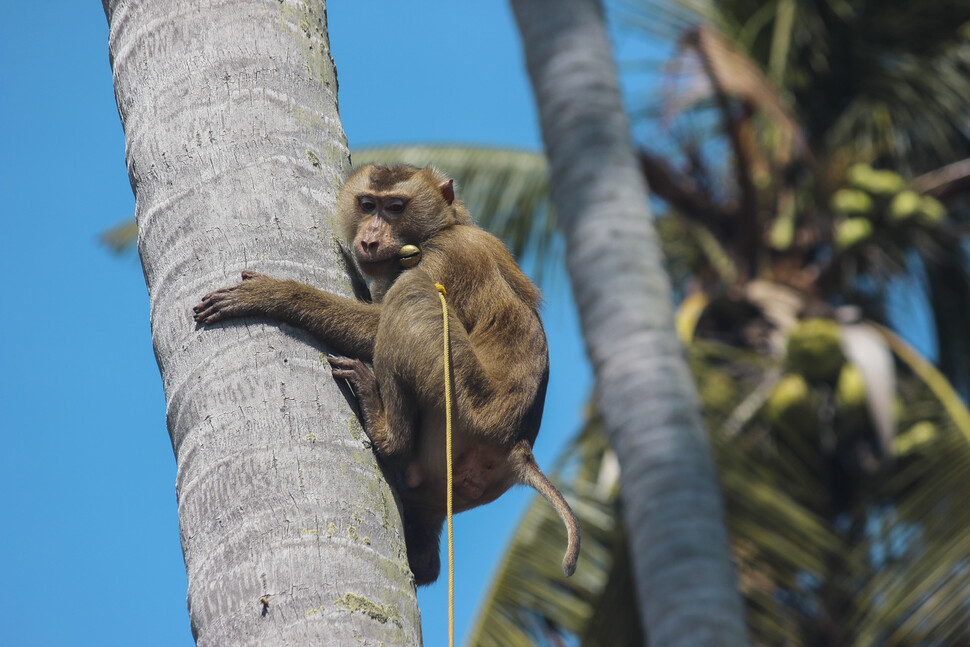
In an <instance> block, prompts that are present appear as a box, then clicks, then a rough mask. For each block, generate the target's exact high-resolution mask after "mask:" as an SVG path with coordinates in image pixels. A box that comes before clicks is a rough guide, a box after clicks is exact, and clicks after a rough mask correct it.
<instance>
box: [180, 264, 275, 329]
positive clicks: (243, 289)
mask: <svg viewBox="0 0 970 647" xmlns="http://www.w3.org/2000/svg"><path fill="white" fill-rule="evenodd" d="M242 278H243V281H242V283H239V284H237V285H234V286H232V287H229V288H222V289H221V290H216V291H215V292H210V293H209V294H207V295H205V296H204V297H202V302H201V303H199V305H197V306H195V307H194V308H192V310H193V312H195V322H196V323H198V324H202V325H211V324H214V323H216V322H217V321H223V320H224V319H232V318H233V317H245V316H246V315H251V314H256V313H258V312H260V311H261V308H260V304H261V302H262V301H263V298H262V292H263V291H264V290H265V288H266V284H268V283H273V282H275V279H271V278H270V277H268V276H265V275H263V274H257V273H256V272H250V271H249V270H246V271H245V272H243V273H242Z"/></svg>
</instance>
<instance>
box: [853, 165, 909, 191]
mask: <svg viewBox="0 0 970 647" xmlns="http://www.w3.org/2000/svg"><path fill="white" fill-rule="evenodd" d="M846 177H847V178H848V180H849V184H851V185H852V186H853V187H855V188H856V189H862V190H863V191H865V192H867V193H869V194H871V195H874V196H879V197H884V198H888V197H890V196H893V195H895V194H897V193H899V192H900V191H902V190H903V189H904V188H905V187H906V182H905V181H904V180H903V177H902V176H901V175H900V174H899V173H896V172H895V171H877V170H876V169H874V168H872V167H871V166H869V165H868V164H854V165H852V167H850V168H849V171H848V173H847V175H846Z"/></svg>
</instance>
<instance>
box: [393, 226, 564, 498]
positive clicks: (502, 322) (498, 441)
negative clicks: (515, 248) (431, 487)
mask: <svg viewBox="0 0 970 647" xmlns="http://www.w3.org/2000/svg"><path fill="white" fill-rule="evenodd" d="M436 283H440V284H441V285H443V286H444V287H445V290H446V291H447V297H446V298H447V301H448V306H449V315H450V323H449V327H450V337H451V357H452V375H453V381H454V394H455V398H454V401H455V416H456V424H457V426H458V427H459V433H456V434H455V455H456V457H458V458H457V461H456V474H457V473H459V471H460V467H461V465H460V463H461V457H462V456H463V455H464V454H466V453H468V454H476V453H477V454H482V453H484V454H491V453H492V451H493V449H494V450H499V452H498V453H501V454H503V455H504V453H507V451H508V449H509V448H511V447H512V446H513V445H514V444H515V443H516V442H518V441H520V440H522V439H526V440H528V442H529V444H530V445H531V444H532V443H533V442H534V441H535V438H536V434H537V433H538V430H539V422H540V420H541V417H542V409H543V403H544V400H545V391H546V383H547V381H548V375H549V359H548V350H547V346H546V338H545V333H544V331H543V328H542V322H541V320H540V318H539V312H538V306H539V291H538V289H536V287H535V286H534V285H533V284H532V282H531V281H529V279H528V278H527V277H526V276H525V274H523V273H522V271H521V270H520V269H519V267H518V266H517V265H516V263H515V261H514V260H513V258H512V256H511V255H510V254H509V253H508V250H506V248H505V246H504V245H503V244H502V243H501V241H499V240H498V239H497V238H495V237H494V236H492V235H491V234H489V233H487V232H485V231H484V230H482V229H479V228H478V227H474V226H454V227H450V228H448V229H446V230H444V231H442V232H440V233H438V234H437V235H435V236H434V237H433V238H432V240H431V241H428V242H427V243H426V244H425V245H424V246H423V247H422V259H421V263H420V265H418V266H417V267H415V268H413V269H411V270H407V271H405V272H404V273H403V274H402V275H401V276H399V277H398V278H397V280H396V281H395V282H394V284H393V286H392V287H391V288H390V289H389V290H388V292H387V294H386V295H385V296H384V301H383V305H384V307H383V313H382V316H381V321H380V325H379V327H378V333H377V339H376V342H375V351H374V371H375V374H376V376H377V379H378V382H379V383H380V382H382V381H383V380H387V379H395V380H397V381H398V382H399V383H401V384H406V385H410V386H412V388H414V389H415V390H414V392H413V393H412V394H410V395H411V396H412V397H414V398H415V399H416V401H417V402H418V410H419V411H420V416H421V418H422V419H421V420H419V421H416V424H417V425H418V426H419V427H420V432H419V434H418V443H417V447H416V452H417V454H418V455H419V457H421V459H420V462H421V463H422V464H425V465H426V469H429V470H431V471H433V472H434V476H436V477H437V476H439V474H438V472H439V471H440V470H439V469H437V467H436V466H437V465H443V464H444V461H443V456H441V449H443V444H444V443H443V435H442V427H443V422H444V406H443V390H444V384H443V374H444V362H443V350H442V346H443V332H442V329H443V326H442V319H441V303H440V300H439V297H438V291H437V289H436V287H435V284H436ZM439 457H440V461H439ZM502 468H503V469H501V470H499V471H500V472H502V473H501V474H500V473H496V475H495V478H494V479H491V481H493V482H494V483H495V484H496V485H498V486H499V487H496V488H489V491H488V492H485V493H483V495H482V498H483V500H481V501H478V502H476V503H475V505H478V504H480V503H485V502H486V501H485V500H484V499H486V498H487V499H488V500H491V499H492V498H494V497H495V496H498V495H499V494H501V492H504V491H505V490H506V489H508V487H509V486H510V485H511V483H512V481H513V480H514V478H513V475H512V473H511V472H510V471H508V470H506V469H504V466H502ZM429 476H430V474H429ZM440 476H441V477H442V478H443V473H442V474H440ZM433 480H437V479H436V478H435V479H433ZM474 480H475V479H474V478H473V477H470V478H469V483H472V482H474ZM473 490H475V488H473V487H471V486H469V491H473ZM492 490H497V491H494V492H493V491H492Z"/></svg>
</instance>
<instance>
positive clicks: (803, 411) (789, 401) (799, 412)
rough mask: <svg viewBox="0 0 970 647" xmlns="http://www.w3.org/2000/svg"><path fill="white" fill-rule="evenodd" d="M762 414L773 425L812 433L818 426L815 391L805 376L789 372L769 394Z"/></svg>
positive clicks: (803, 432)
mask: <svg viewBox="0 0 970 647" xmlns="http://www.w3.org/2000/svg"><path fill="white" fill-rule="evenodd" d="M762 415H763V416H764V419H765V420H766V421H767V422H768V424H770V425H771V426H772V427H777V428H779V429H784V430H789V431H796V432H798V433H802V434H811V433H813V432H814V430H815V428H816V427H817V426H818V424H817V423H818V404H817V402H816V400H815V393H814V392H813V391H812V387H811V386H809V384H808V382H806V381H805V378H804V377H802V376H801V375H797V374H795V373H789V374H787V375H785V376H784V377H782V378H781V380H779V381H778V384H777V385H776V386H775V389H774V391H772V392H771V395H770V396H768V401H767V402H765V406H764V409H763V410H762Z"/></svg>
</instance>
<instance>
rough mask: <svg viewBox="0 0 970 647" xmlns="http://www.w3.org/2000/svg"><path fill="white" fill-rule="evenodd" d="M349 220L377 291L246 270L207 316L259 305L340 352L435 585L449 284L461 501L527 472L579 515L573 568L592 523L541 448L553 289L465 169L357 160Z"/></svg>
mask: <svg viewBox="0 0 970 647" xmlns="http://www.w3.org/2000/svg"><path fill="white" fill-rule="evenodd" d="M336 220H337V225H338V230H339V231H338V234H339V237H340V238H341V239H342V241H343V243H342V244H344V245H346V246H347V247H349V251H348V252H347V253H346V255H347V256H348V257H349V260H350V261H351V262H352V263H353V267H352V268H351V269H352V270H355V271H357V272H359V273H360V275H361V276H362V277H363V278H364V279H366V282H367V286H368V288H369V291H370V296H371V300H370V301H367V300H366V299H361V298H357V299H352V298H347V297H341V296H337V295H334V294H331V293H329V292H325V291H322V290H318V289H316V288H313V287H311V286H309V285H305V284H302V283H299V282H296V281H291V280H280V279H275V278H271V277H269V276H266V275H263V274H257V273H255V272H250V271H246V272H243V274H242V278H243V280H242V282H241V283H239V284H237V285H235V286H232V287H228V288H222V289H219V290H216V291H214V292H211V293H209V294H207V295H206V296H205V297H203V298H202V301H201V303H199V304H198V305H196V306H195V308H194V313H195V314H194V318H195V321H196V323H197V325H198V326H200V327H201V326H208V325H212V324H215V323H217V322H220V321H224V320H226V319H230V318H234V317H243V316H261V317H265V318H270V319H274V320H279V321H283V322H285V323H289V324H291V325H294V326H296V327H299V328H302V329H304V330H306V331H307V332H309V333H310V334H311V335H313V336H314V337H316V338H317V339H318V340H320V341H321V342H322V343H323V344H324V345H325V346H326V347H327V348H329V349H332V350H333V351H334V352H335V353H339V354H334V355H330V356H328V359H329V362H330V365H331V372H332V374H333V376H334V377H336V378H340V379H345V380H347V382H348V383H349V384H350V386H351V388H352V390H353V392H354V395H355V396H356V397H357V400H358V402H359V405H360V412H361V417H362V426H363V428H364V431H365V433H366V435H367V437H368V438H369V440H370V443H371V446H372V448H373V449H374V451H375V453H376V454H377V456H378V458H379V459H380V461H381V462H382V463H383V464H384V465H385V466H386V467H387V468H388V470H389V471H390V473H391V474H392V475H393V478H394V479H395V480H396V481H397V482H396V483H395V486H396V490H397V492H398V495H399V497H400V500H401V503H402V507H403V522H404V535H405V544H406V546H407V553H408V562H409V566H410V568H411V572H412V574H413V575H414V580H415V583H416V584H417V585H425V584H430V583H432V582H434V581H435V580H436V579H437V578H438V574H439V571H440V568H441V563H440V556H439V552H440V547H439V541H440V535H441V530H442V525H443V523H444V520H445V516H446V513H445V510H446V503H445V502H446V493H445V488H446V478H447V475H446V461H445V454H444V452H445V438H444V431H445V411H444V397H443V395H444V378H443V375H444V359H443V355H444V353H443V343H444V338H443V335H444V333H443V321H442V311H441V303H440V300H439V295H438V290H437V288H436V284H441V285H443V286H444V287H445V298H446V299H447V302H448V312H449V315H448V316H449V328H450V353H451V364H452V385H451V387H452V392H453V394H454V396H453V415H454V424H453V453H454V461H453V476H454V481H453V483H454V485H453V495H454V510H455V512H462V511H465V510H468V509H471V508H474V507H477V506H480V505H483V504H486V503H489V502H491V501H494V500H495V499H496V498H498V497H499V496H500V495H501V494H503V493H504V492H505V491H506V490H508V489H509V488H510V487H511V486H512V485H514V484H516V483H520V484H524V485H529V486H531V487H533V488H534V489H535V490H536V491H538V492H539V493H540V494H541V495H542V496H543V497H545V498H546V500H547V501H549V503H550V504H551V505H552V506H553V507H554V508H555V510H556V511H557V513H558V514H559V516H560V517H561V519H562V521H563V523H564V524H565V526H566V531H567V548H566V553H565V556H564V557H563V561H562V568H563V572H564V573H565V575H566V576H569V575H572V573H573V572H574V571H575V569H576V562H577V560H578V557H579V546H580V531H579V524H578V522H577V520H576V516H575V515H574V514H573V512H572V510H571V509H570V507H569V505H568V504H567V503H566V500H565V499H564V498H563V496H562V494H561V493H560V492H559V491H558V490H557V489H556V488H555V487H554V486H553V485H552V483H551V482H550V481H549V479H548V478H546V476H545V475H544V474H543V472H542V470H541V469H540V468H539V466H538V465H537V464H536V460H535V456H534V455H533V453H532V445H533V444H534V443H535V439H536V435H537V434H538V431H539V423H540V419H541V418H542V411H543V406H544V402H545V395H546V385H547V383H548V379H549V356H548V348H547V344H546V337H545V332H544V330H543V327H542V322H541V319H540V318H539V304H540V295H539V290H538V289H537V288H536V287H535V285H534V284H533V283H532V282H531V281H530V280H529V279H528V277H526V275H525V274H524V273H523V272H522V270H521V269H520V268H519V266H518V265H517V264H516V262H515V260H514V259H513V258H512V255H511V254H510V253H509V252H508V250H507V249H506V248H505V245H504V244H503V243H502V242H501V241H500V240H499V239H498V238H496V237H495V236H493V235H491V234H489V233H488V232H486V231H485V230H483V229H481V228H480V227H478V226H476V225H475V224H474V223H473V221H472V217H471V215H470V214H469V212H468V210H467V209H466V208H465V206H464V205H463V204H462V202H461V201H460V200H458V199H457V198H456V197H455V190H454V181H453V180H452V179H450V178H448V177H446V176H445V175H444V174H443V173H441V172H440V171H438V170H437V169H435V168H433V167H431V166H427V167H425V168H417V167H414V166H408V165H394V166H384V165H368V166H364V167H362V168H359V169H357V170H356V171H354V172H353V173H352V174H351V175H350V177H349V178H348V179H347V181H346V182H345V184H344V186H343V188H342V189H341V191H340V193H339V195H338V199H337V214H336ZM355 292H357V293H358V295H359V296H361V295H360V291H359V290H355ZM367 364H370V365H372V366H373V369H371V368H369V367H368V366H367Z"/></svg>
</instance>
